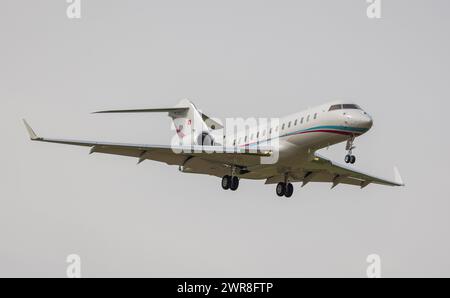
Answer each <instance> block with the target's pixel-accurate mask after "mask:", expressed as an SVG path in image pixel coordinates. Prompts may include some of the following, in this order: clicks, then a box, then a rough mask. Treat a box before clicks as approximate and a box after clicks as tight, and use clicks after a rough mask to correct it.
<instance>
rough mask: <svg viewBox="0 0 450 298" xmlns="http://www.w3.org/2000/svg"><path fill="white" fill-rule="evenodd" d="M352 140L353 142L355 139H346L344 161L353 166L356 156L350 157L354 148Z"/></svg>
mask: <svg viewBox="0 0 450 298" xmlns="http://www.w3.org/2000/svg"><path fill="white" fill-rule="evenodd" d="M354 140H355V137H354V136H352V137H351V138H350V139H348V141H347V145H346V146H345V150H347V152H348V153H347V155H346V156H345V159H344V161H345V163H350V164H354V163H355V162H356V156H354V155H352V151H353V149H355V148H356V147H355V146H353V141H354Z"/></svg>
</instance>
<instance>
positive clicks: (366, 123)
mask: <svg viewBox="0 0 450 298" xmlns="http://www.w3.org/2000/svg"><path fill="white" fill-rule="evenodd" d="M372 125H373V119H372V117H370V116H369V115H368V114H364V116H363V117H362V119H361V126H362V127H364V128H367V129H369V128H371V127H372Z"/></svg>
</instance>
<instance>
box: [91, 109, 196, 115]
mask: <svg viewBox="0 0 450 298" xmlns="http://www.w3.org/2000/svg"><path fill="white" fill-rule="evenodd" d="M188 110H189V108H166V109H136V110H109V111H98V112H94V113H93V114H118V113H164V112H167V113H176V114H177V113H180V114H182V113H185V112H187V111H188Z"/></svg>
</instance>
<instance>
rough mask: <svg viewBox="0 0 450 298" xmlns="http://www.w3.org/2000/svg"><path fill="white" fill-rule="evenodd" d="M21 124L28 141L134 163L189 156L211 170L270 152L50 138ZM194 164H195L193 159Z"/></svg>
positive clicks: (177, 161) (180, 161)
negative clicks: (131, 159)
mask: <svg viewBox="0 0 450 298" xmlns="http://www.w3.org/2000/svg"><path fill="white" fill-rule="evenodd" d="M24 124H25V127H26V129H27V131H28V134H29V135H30V139H31V140H32V141H38V142H47V143H57V144H65V145H75V146H84V147H90V148H91V151H90V153H105V154H113V155H121V156H129V157H135V158H138V163H141V162H143V161H144V160H154V161H159V162H165V163H167V164H169V165H179V166H184V165H185V164H186V162H187V161H189V160H191V159H201V160H202V161H206V162H207V163H203V165H204V166H205V167H208V168H209V169H210V171H209V172H208V169H205V173H207V174H208V173H209V174H215V173H218V172H220V171H219V170H223V168H224V167H225V166H230V165H236V166H241V167H246V166H251V165H258V164H260V160H261V157H267V156H270V155H271V152H270V151H261V150H260V151H249V150H248V149H245V148H242V149H236V148H234V147H233V148H223V147H218V146H164V145H146V144H123V143H109V142H95V141H80V140H69V139H52V138H42V137H39V136H38V135H37V134H36V133H35V132H34V131H33V129H32V128H31V127H30V125H29V124H28V123H27V122H26V121H25V120H24ZM236 150H238V151H236ZM197 164H199V163H198V162H197Z"/></svg>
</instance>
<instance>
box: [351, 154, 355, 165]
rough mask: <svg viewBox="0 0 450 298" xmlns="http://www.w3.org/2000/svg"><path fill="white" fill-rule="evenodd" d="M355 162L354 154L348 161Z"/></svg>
mask: <svg viewBox="0 0 450 298" xmlns="http://www.w3.org/2000/svg"><path fill="white" fill-rule="evenodd" d="M355 162H356V156H354V155H352V156H350V163H351V164H354V163H355Z"/></svg>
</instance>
